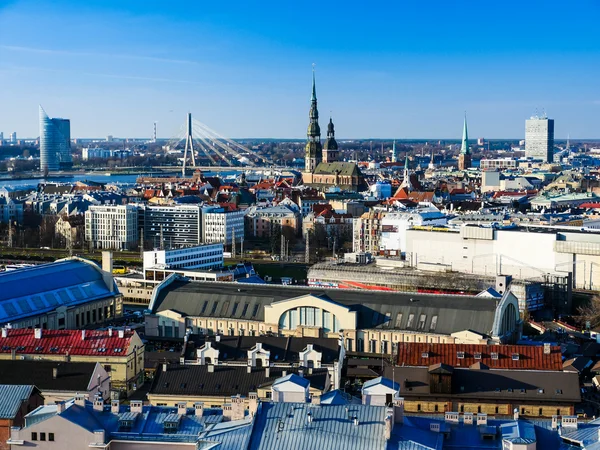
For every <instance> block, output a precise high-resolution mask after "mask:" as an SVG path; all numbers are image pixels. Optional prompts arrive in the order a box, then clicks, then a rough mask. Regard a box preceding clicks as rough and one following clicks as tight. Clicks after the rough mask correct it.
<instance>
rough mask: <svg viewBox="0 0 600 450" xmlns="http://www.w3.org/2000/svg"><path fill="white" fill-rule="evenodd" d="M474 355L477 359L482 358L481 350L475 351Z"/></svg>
mask: <svg viewBox="0 0 600 450" xmlns="http://www.w3.org/2000/svg"><path fill="white" fill-rule="evenodd" d="M473 356H474V357H475V359H481V352H475V353H474V354H473Z"/></svg>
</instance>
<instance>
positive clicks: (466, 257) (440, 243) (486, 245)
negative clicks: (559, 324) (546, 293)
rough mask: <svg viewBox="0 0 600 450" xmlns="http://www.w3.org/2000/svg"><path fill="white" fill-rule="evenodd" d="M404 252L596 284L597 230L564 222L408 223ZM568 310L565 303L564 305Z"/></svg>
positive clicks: (468, 266)
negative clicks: (500, 224) (455, 227)
mask: <svg viewBox="0 0 600 450" xmlns="http://www.w3.org/2000/svg"><path fill="white" fill-rule="evenodd" d="M407 243H408V245H407V252H409V253H412V255H413V264H414V265H417V264H425V263H428V264H436V265H437V267H438V268H440V266H445V267H447V268H450V267H451V268H452V270H453V271H458V272H466V273H472V274H483V275H486V274H487V275H496V274H503V275H510V276H512V277H513V278H514V279H543V277H544V276H546V275H547V274H550V275H557V276H563V277H567V276H569V274H571V275H572V283H573V287H576V288H584V289H596V287H597V286H599V285H600V270H598V269H597V268H596V267H598V264H600V233H598V232H596V231H593V230H589V231H578V230H571V229H570V228H569V227H563V228H560V227H551V226H546V227H544V226H539V227H536V226H529V227H510V228H506V229H494V228H492V227H477V226H468V225H465V226H463V227H461V228H460V230H449V229H446V230H444V229H441V230H436V229H433V230H427V229H411V230H408V231H407ZM565 308H566V309H565V310H568V311H570V304H569V305H565Z"/></svg>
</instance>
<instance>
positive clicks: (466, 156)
mask: <svg viewBox="0 0 600 450" xmlns="http://www.w3.org/2000/svg"><path fill="white" fill-rule="evenodd" d="M469 167H471V150H470V149H469V134H468V132H467V113H465V123H464V125H463V136H462V144H461V146H460V155H459V156H458V170H467V169H468V168H469Z"/></svg>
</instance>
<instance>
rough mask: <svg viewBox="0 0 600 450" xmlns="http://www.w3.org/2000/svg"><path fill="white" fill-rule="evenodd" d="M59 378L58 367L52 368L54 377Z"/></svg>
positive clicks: (54, 378)
mask: <svg viewBox="0 0 600 450" xmlns="http://www.w3.org/2000/svg"><path fill="white" fill-rule="evenodd" d="M57 378H58V367H53V368H52V379H53V380H56V379H57Z"/></svg>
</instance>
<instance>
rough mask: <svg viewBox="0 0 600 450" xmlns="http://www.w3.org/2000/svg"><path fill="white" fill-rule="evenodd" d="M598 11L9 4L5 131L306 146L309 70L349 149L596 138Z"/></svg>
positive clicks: (459, 4)
mask: <svg viewBox="0 0 600 450" xmlns="http://www.w3.org/2000/svg"><path fill="white" fill-rule="evenodd" d="M599 13H600V2H599V1H598V0H578V1H573V2H570V1H565V0H561V1H558V0H546V1H542V0H527V1H524V0H515V1H513V0H503V1H497V2H488V1H481V0H477V1H475V0H473V1H467V0H465V1H463V0H457V1H447V0H444V1H442V0H440V1H433V0H430V1H410V2H409V1H408V0H404V1H389V2H382V1H380V2H378V1H370V2H367V1H359V2H353V1H344V2H341V1H339V2H338V1H329V2H322V1H320V2H309V1H306V2H304V1H303V2H294V1H281V0H280V1H277V2H270V1H267V0H264V1H248V0H247V1H237V0H229V1H213V2H209V1H204V0H197V1H193V2H188V1H183V0H175V1H164V0H162V1H155V0H146V1H127V0H119V1H116V0H85V1H83V0H72V1H67V0H51V1H50V0H47V1H29V0H17V1H10V0H9V1H7V0H0V131H4V133H5V135H7V134H8V133H10V132H12V131H17V133H18V135H19V136H22V137H25V136H27V137H35V136H37V135H38V130H37V105H38V104H41V105H42V106H44V108H45V109H46V111H47V112H48V114H49V115H50V116H51V117H67V118H70V119H71V129H72V135H73V136H74V137H92V136H105V135H107V134H113V135H115V136H135V137H143V136H150V135H151V131H152V122H154V121H155V120H156V121H158V130H159V133H158V134H159V136H161V137H172V136H175V135H177V133H178V131H179V129H180V126H181V125H182V124H183V122H184V119H185V114H186V112H187V111H188V110H189V111H191V112H192V113H193V114H194V116H195V117H196V118H197V119H199V120H200V121H202V122H204V123H205V124H207V125H209V126H210V127H212V128H213V129H215V130H217V131H219V132H220V133H222V134H225V135H227V136H230V137H290V138H304V137H305V133H306V126H307V124H308V109H309V101H310V83H311V64H312V63H313V62H314V63H316V71H317V95H318V99H319V111H320V114H321V121H320V122H321V128H322V129H323V130H325V124H326V120H327V118H328V116H329V114H330V111H331V113H332V114H333V118H334V122H335V124H336V131H337V134H338V137H341V138H344V137H345V138H367V137H374V138H379V137H383V138H399V139H402V138H419V137H421V138H455V139H460V137H461V133H462V118H463V111H467V114H468V118H469V134H470V136H471V137H472V138H475V137H477V136H484V137H488V138H502V137H514V138H518V137H522V136H523V134H524V121H525V119H526V118H527V117H528V116H530V115H532V114H533V113H534V112H535V111H536V108H538V109H539V110H540V111H542V110H543V109H545V110H546V111H547V112H548V115H549V116H550V117H552V118H554V119H555V121H556V137H557V138H564V137H566V135H567V133H570V135H571V138H572V139H577V138H600V81H599V80H600V34H599V29H598V24H599V23H600V14H599Z"/></svg>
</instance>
